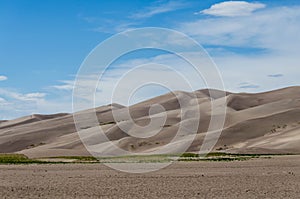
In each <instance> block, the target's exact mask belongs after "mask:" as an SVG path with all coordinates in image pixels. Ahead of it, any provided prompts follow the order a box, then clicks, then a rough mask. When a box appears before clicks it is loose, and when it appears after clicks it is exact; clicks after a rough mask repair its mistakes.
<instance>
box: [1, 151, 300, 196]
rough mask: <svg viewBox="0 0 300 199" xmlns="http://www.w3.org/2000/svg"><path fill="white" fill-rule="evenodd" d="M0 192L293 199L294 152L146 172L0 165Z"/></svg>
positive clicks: (297, 186)
mask: <svg viewBox="0 0 300 199" xmlns="http://www.w3.org/2000/svg"><path fill="white" fill-rule="evenodd" d="M140 164H146V163H140ZM148 164H149V163H148ZM0 194H1V198H299V196H300V156H278V157H272V158H271V159H264V158H258V159H252V160H247V161H235V162H176V163H174V164H172V165H171V166H169V167H167V168H165V169H162V170H159V171H156V172H152V173H147V174H130V173H123V172H118V171H115V170H112V169H110V168H108V167H106V166H104V165H102V164H47V165H0Z"/></svg>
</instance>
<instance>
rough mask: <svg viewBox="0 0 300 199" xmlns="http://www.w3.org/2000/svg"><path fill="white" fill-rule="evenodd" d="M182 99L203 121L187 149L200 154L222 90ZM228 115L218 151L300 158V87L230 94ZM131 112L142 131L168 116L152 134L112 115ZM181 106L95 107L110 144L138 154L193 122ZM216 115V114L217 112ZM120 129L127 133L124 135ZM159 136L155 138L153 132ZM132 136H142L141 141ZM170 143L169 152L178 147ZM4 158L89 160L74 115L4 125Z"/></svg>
mask: <svg viewBox="0 0 300 199" xmlns="http://www.w3.org/2000/svg"><path fill="white" fill-rule="evenodd" d="M176 93H177V94H182V95H180V96H188V100H189V106H187V107H185V108H184V110H187V111H186V113H187V114H188V113H189V111H188V110H193V107H194V106H195V105H198V104H199V106H200V108H199V109H200V122H199V126H198V132H197V135H196V137H195V138H193V139H194V141H193V142H192V144H191V146H190V147H189V148H188V151H190V152H199V150H200V147H201V145H202V143H203V139H204V137H205V135H206V133H207V130H208V126H209V123H210V119H211V115H212V112H211V100H212V101H213V102H214V103H215V104H218V103H219V101H220V98H219V95H218V91H214V93H215V95H214V96H210V95H209V92H208V90H207V89H206V90H199V91H196V92H194V95H191V94H189V93H187V92H179V91H177V92H176ZM225 98H226V100H227V106H226V109H227V115H226V121H225V126H224V129H223V131H222V134H221V137H220V139H219V141H218V142H217V144H216V145H215V148H214V150H215V151H221V152H223V151H224V152H235V153H293V154H299V153H300V139H299V135H300V87H290V88H285V89H280V90H275V91H270V92H265V93H257V94H247V93H239V94H235V93H229V92H227V93H226V97H225ZM154 104H159V105H161V106H163V107H164V108H165V110H166V111H165V113H160V112H157V113H156V112H155V113H152V114H151V115H149V109H150V107H151V106H152V105H154ZM127 110H129V112H130V116H131V117H132V119H133V120H134V122H135V123H136V124H138V125H140V126H145V125H147V124H149V122H150V121H151V118H154V121H160V120H162V118H163V117H164V116H166V121H165V122H164V124H163V125H161V124H160V123H159V122H158V123H157V124H159V125H157V126H155V125H154V126H153V127H155V128H153V129H150V130H149V132H148V131H147V132H145V131H143V132H141V131H140V130H139V129H138V128H130V126H128V125H129V122H128V121H127V120H126V118H125V119H124V118H123V119H122V118H121V119H122V120H120V121H115V120H114V118H113V115H112V111H114V112H115V113H116V114H117V115H119V116H120V117H121V116H122V115H123V114H124V112H126V111H127ZM91 111H93V110H86V111H82V112H80V113H79V114H86V113H90V112H91ZM180 111H181V109H180V107H179V105H178V101H177V99H176V97H175V96H174V94H172V93H168V94H165V95H162V96H158V97H156V98H153V99H150V100H147V101H144V102H141V103H138V104H135V105H133V106H131V107H124V106H121V105H118V104H111V105H107V106H102V107H98V108H96V115H97V117H98V119H99V121H100V122H99V125H100V126H101V128H102V129H103V131H104V134H103V135H102V136H106V137H107V138H108V139H109V141H111V142H113V143H114V145H115V146H116V147H118V148H120V149H122V150H126V151H129V152H138V153H143V152H144V153H149V152H152V151H155V150H158V149H160V148H161V147H164V146H165V145H166V144H168V143H169V142H170V140H172V139H173V138H174V136H175V134H176V132H177V130H178V128H179V126H180V125H186V126H189V125H190V124H191V123H193V122H192V119H191V118H189V119H187V120H184V121H182V120H181V118H180ZM215 114H218V110H216V112H215ZM82 122H83V124H86V125H83V128H82V129H81V130H80V132H81V134H83V135H84V139H85V141H86V142H87V143H90V145H91V146H95V147H97V148H98V149H100V150H103V151H106V152H109V153H111V154H114V153H115V152H116V151H115V148H113V147H110V145H109V144H108V143H107V142H105V141H103V140H101V139H100V140H99V139H98V138H99V128H98V127H97V126H89V125H87V124H88V121H82ZM121 126H123V127H125V128H129V131H128V133H129V134H128V133H126V132H124V131H123V130H122V128H120V127H121ZM156 127H157V129H159V130H160V131H159V133H157V134H156V135H154V136H149V137H147V136H148V134H149V135H152V134H151V133H153V132H156V131H157V129H156ZM133 135H141V136H140V137H143V136H144V137H146V138H138V137H136V136H133ZM190 139H191V135H190V133H189V132H188V131H187V132H185V133H184V134H182V136H181V137H180V140H178V141H180V142H188V141H190ZM176 144H178V142H176V143H174V144H170V145H169V146H168V149H170V152H172V151H171V149H174V148H176ZM0 153H22V154H25V155H27V156H29V157H31V158H37V157H57V156H90V154H89V152H88V151H87V150H86V149H85V147H84V146H83V144H82V140H81V139H80V138H79V136H78V132H77V130H76V128H75V125H74V120H73V116H72V115H70V114H55V115H32V116H27V117H23V118H19V119H16V120H11V121H2V122H1V123H0Z"/></svg>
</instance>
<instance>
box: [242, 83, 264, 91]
mask: <svg viewBox="0 0 300 199" xmlns="http://www.w3.org/2000/svg"><path fill="white" fill-rule="evenodd" d="M259 87H260V86H259V85H256V84H251V83H248V82H242V83H240V84H239V88H242V89H252V88H259Z"/></svg>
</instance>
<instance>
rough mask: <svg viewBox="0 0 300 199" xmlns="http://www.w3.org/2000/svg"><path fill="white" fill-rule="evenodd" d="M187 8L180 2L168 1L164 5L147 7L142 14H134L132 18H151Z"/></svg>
mask: <svg viewBox="0 0 300 199" xmlns="http://www.w3.org/2000/svg"><path fill="white" fill-rule="evenodd" d="M186 6H187V5H186V4H185V3H182V2H179V1H168V2H166V3H163V4H159V5H155V6H150V7H147V8H145V9H143V10H142V11H140V12H137V13H135V14H132V15H131V16H130V18H133V19H141V18H149V17H152V16H154V15H157V14H161V13H166V12H171V11H174V10H179V9H182V8H185V7H186Z"/></svg>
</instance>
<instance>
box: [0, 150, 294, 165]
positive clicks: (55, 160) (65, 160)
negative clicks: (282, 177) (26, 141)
mask: <svg viewBox="0 0 300 199" xmlns="http://www.w3.org/2000/svg"><path fill="white" fill-rule="evenodd" d="M275 155H277V156H278V155H291V154H230V153H221V152H212V153H209V154H207V155H205V156H201V155H199V154H196V153H183V154H177V155H176V154H175V155H169V154H161V155H135V156H118V157H100V158H98V159H97V158H95V157H92V156H60V157H45V158H40V159H30V158H28V157H27V156H25V155H22V154H0V164H72V163H73V164H74V163H88V164H90V163H162V162H172V161H176V160H177V161H188V162H189V161H244V160H249V159H252V158H259V157H264V158H270V157H272V156H275Z"/></svg>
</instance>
